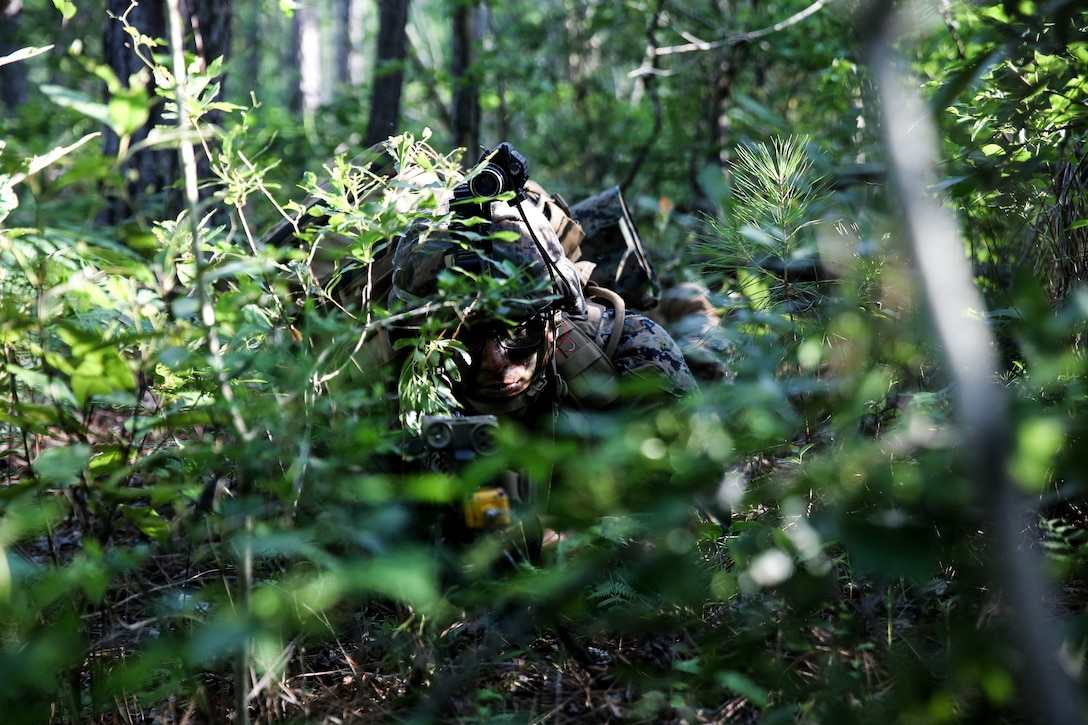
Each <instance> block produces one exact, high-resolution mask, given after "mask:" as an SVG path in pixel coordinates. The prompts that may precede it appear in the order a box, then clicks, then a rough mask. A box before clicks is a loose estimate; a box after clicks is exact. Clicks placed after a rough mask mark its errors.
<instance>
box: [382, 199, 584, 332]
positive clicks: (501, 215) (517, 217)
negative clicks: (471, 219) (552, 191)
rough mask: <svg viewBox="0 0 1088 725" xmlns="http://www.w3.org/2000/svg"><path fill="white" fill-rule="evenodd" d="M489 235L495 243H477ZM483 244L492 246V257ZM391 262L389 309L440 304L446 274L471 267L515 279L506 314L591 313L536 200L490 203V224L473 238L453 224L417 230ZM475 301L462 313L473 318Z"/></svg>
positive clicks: (405, 239) (467, 302)
mask: <svg viewBox="0 0 1088 725" xmlns="http://www.w3.org/2000/svg"><path fill="white" fill-rule="evenodd" d="M484 234H490V235H491V236H490V238H489V245H483V244H480V243H479V237H480V236H481V235H484ZM485 246H490V247H491V249H490V251H489V252H487V251H485ZM393 264H394V268H395V270H396V271H395V272H394V276H393V286H392V289H391V290H390V293H389V307H390V309H395V308H396V307H401V308H402V309H403V306H407V308H408V310H422V308H426V307H428V305H429V304H433V303H436V302H439V301H440V300H441V297H442V296H443V295H442V286H441V285H440V276H441V274H442V273H443V271H445V270H449V271H450V272H452V273H455V274H456V273H458V271H459V269H460V270H462V272H461V273H462V274H463V273H464V272H463V270H465V269H468V268H472V267H475V268H476V269H478V270H479V271H480V273H481V274H486V275H488V276H491V277H493V278H495V279H498V280H500V281H509V282H510V288H509V289H510V296H509V298H508V299H507V300H506V303H507V304H505V305H503V307H502V310H501V312H502V313H503V314H504V315H507V316H510V317H512V318H518V317H527V316H530V315H533V314H541V313H544V312H547V311H551V310H556V309H562V310H564V311H566V312H568V313H570V314H573V315H581V314H584V313H585V309H586V302H585V297H584V296H583V294H582V287H581V283H580V281H579V278H578V272H577V269H576V268H575V266H574V264H573V263H572V262H571V261H570V260H569V259H567V257H566V256H565V255H564V253H563V247H562V244H561V243H560V242H559V238H558V237H557V236H556V234H555V231H554V230H553V229H552V227H551V225H550V224H549V223H548V220H547V218H546V217H545V216H544V215H543V213H542V212H541V211H540V210H539V209H538V208H537V207H536V206H535V205H534V204H530V203H514V204H511V203H507V202H504V201H496V202H492V203H491V225H490V227H489V228H488V227H485V226H483V225H481V226H480V227H474V228H472V229H471V233H467V234H466V233H464V232H461V231H458V230H457V229H456V228H455V227H440V228H431V227H428V226H417V227H414V228H413V229H411V230H409V232H408V233H406V234H405V235H404V236H403V237H402V238H401V241H400V243H399V244H398V245H397V249H396V252H395V257H394V263H393ZM511 270H513V276H511V274H509V272H510V271H511ZM475 302H476V299H471V298H470V299H465V300H463V301H459V302H458V307H459V308H460V314H465V313H468V314H471V312H472V308H473V306H474V303H475ZM427 311H430V309H428V310H427ZM486 311H487V310H484V311H483V312H486ZM493 311H494V310H493Z"/></svg>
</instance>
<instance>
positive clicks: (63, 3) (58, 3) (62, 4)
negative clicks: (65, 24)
mask: <svg viewBox="0 0 1088 725" xmlns="http://www.w3.org/2000/svg"><path fill="white" fill-rule="evenodd" d="M53 7H55V8H56V9H57V10H59V11H60V14H61V17H62V18H64V19H65V20H71V19H72V18H74V17H75V14H76V4H75V3H74V2H72V0H53Z"/></svg>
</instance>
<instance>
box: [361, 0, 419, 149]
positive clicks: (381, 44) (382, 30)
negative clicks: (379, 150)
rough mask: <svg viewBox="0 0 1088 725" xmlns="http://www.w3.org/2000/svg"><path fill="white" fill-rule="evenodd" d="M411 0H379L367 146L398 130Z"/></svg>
mask: <svg viewBox="0 0 1088 725" xmlns="http://www.w3.org/2000/svg"><path fill="white" fill-rule="evenodd" d="M409 4H410V2H409V0H379V2H378V6H379V13H380V24H379V26H378V52H377V62H376V63H375V65H374V88H373V91H372V93H371V96H370V118H369V121H368V123H367V127H366V138H365V139H364V146H372V145H374V144H376V143H379V142H381V141H384V140H385V139H387V138H389V137H390V136H392V135H393V134H395V133H396V132H397V123H398V122H399V121H400V97H401V92H402V91H403V86H404V62H405V59H406V58H407V57H408V32H407V28H408V6H409Z"/></svg>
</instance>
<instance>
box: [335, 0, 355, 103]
mask: <svg viewBox="0 0 1088 725" xmlns="http://www.w3.org/2000/svg"><path fill="white" fill-rule="evenodd" d="M332 12H333V16H334V17H335V18H336V22H335V23H333V35H332V48H333V73H334V74H335V75H334V77H333V78H332V84H333V88H337V87H341V86H342V87H347V86H348V85H349V84H350V79H351V0H335V2H334V3H333V8H332Z"/></svg>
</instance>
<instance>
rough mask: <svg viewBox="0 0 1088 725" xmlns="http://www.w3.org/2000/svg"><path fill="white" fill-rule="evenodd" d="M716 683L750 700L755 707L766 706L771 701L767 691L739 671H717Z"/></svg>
mask: <svg viewBox="0 0 1088 725" xmlns="http://www.w3.org/2000/svg"><path fill="white" fill-rule="evenodd" d="M718 684H720V685H721V686H722V687H724V688H726V689H727V690H732V691H733V692H735V693H737V694H738V695H740V696H742V697H746V698H747V699H749V700H751V702H752V704H753V705H755V706H756V707H766V706H767V705H769V704H770V702H771V697H770V695H768V694H767V691H766V690H765V689H763V688H762V687H760V686H759V685H757V684H756V683H755V682H753V681H752V679H751V678H750V677H748V676H747V675H744V674H741V673H740V672H720V673H718Z"/></svg>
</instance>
